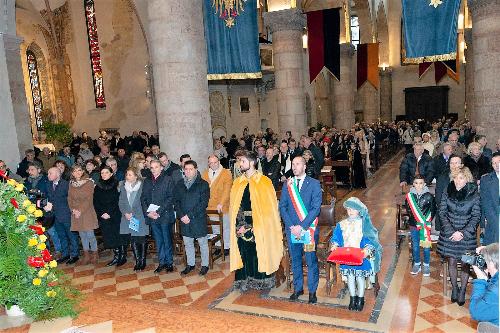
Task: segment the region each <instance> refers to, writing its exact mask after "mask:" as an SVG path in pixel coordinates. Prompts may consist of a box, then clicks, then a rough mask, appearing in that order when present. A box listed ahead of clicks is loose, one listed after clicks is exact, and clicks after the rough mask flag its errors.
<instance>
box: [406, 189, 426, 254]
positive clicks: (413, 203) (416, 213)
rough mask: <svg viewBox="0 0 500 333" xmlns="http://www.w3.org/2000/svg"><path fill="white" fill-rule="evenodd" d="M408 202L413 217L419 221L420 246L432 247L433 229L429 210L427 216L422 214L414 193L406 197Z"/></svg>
mask: <svg viewBox="0 0 500 333" xmlns="http://www.w3.org/2000/svg"><path fill="white" fill-rule="evenodd" d="M406 202H408V205H409V206H410V209H411V212H412V213H413V217H414V218H415V220H416V221H417V229H418V231H419V234H420V246H422V247H431V245H432V243H431V228H432V223H431V221H432V216H431V211H430V210H429V211H428V212H427V214H426V215H424V214H423V213H422V210H421V209H420V207H419V206H418V203H417V196H416V195H415V194H414V193H408V194H407V195H406Z"/></svg>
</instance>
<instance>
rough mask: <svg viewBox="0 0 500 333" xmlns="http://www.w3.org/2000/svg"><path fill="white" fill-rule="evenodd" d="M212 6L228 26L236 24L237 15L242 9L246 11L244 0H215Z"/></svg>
mask: <svg viewBox="0 0 500 333" xmlns="http://www.w3.org/2000/svg"><path fill="white" fill-rule="evenodd" d="M212 7H214V8H215V13H216V14H217V15H219V16H220V17H221V19H223V20H224V21H225V22H226V27H228V28H232V27H233V26H234V24H235V18H236V16H238V15H240V11H242V12H243V11H244V8H243V0H213V2H212Z"/></svg>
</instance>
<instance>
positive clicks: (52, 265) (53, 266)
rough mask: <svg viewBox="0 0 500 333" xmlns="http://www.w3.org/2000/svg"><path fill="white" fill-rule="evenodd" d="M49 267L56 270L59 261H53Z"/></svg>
mask: <svg viewBox="0 0 500 333" xmlns="http://www.w3.org/2000/svg"><path fill="white" fill-rule="evenodd" d="M49 267H50V268H56V267H57V261H55V260H52V261H51V262H49Z"/></svg>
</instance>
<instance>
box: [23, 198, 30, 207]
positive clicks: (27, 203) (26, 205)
mask: <svg viewBox="0 0 500 333" xmlns="http://www.w3.org/2000/svg"><path fill="white" fill-rule="evenodd" d="M28 206H31V201H29V200H28V199H26V200H24V201H23V207H24V208H26V207H28Z"/></svg>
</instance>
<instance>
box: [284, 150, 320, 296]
mask: <svg viewBox="0 0 500 333" xmlns="http://www.w3.org/2000/svg"><path fill="white" fill-rule="evenodd" d="M292 170H293V174H294V177H291V178H289V179H288V181H287V182H286V183H285V184H284V185H283V189H282V191H281V199H280V204H279V208H280V213H281V218H282V220H283V222H284V223H285V229H286V237H287V241H288V248H289V251H290V257H291V259H292V271H293V287H294V292H293V294H292V295H291V296H290V300H292V301H295V300H297V299H298V298H299V296H301V295H303V294H304V287H303V284H304V276H303V270H302V269H303V267H302V255H303V254H305V257H306V263H307V289H308V291H309V303H316V302H317V298H316V289H317V288H318V281H319V269H318V258H317V256H316V244H317V242H318V239H319V227H317V225H318V215H319V213H320V211H321V185H320V183H319V181H318V180H316V179H314V178H311V177H309V176H306V161H305V159H304V158H303V157H302V156H297V157H295V158H294V159H293V161H292Z"/></svg>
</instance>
